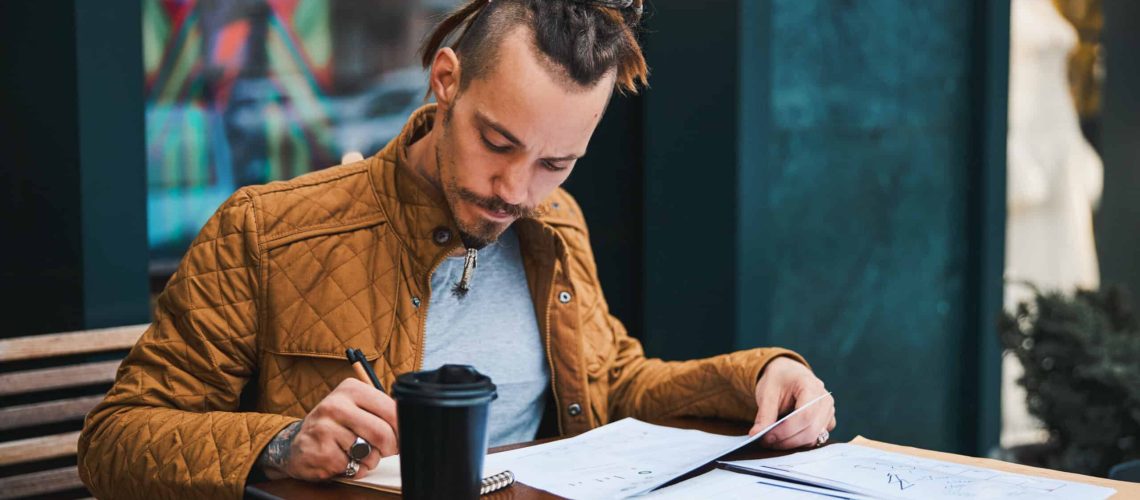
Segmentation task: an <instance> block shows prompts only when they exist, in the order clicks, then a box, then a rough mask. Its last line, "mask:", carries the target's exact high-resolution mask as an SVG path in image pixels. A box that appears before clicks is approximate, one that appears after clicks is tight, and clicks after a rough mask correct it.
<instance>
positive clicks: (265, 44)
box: [143, 0, 457, 267]
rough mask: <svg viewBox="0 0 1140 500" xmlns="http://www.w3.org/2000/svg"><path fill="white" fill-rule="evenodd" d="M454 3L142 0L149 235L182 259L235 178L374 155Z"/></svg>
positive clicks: (412, 102)
mask: <svg viewBox="0 0 1140 500" xmlns="http://www.w3.org/2000/svg"><path fill="white" fill-rule="evenodd" d="M456 3H457V0H369V1H362V0H240V1H239V0H225V1H223V0H200V1H194V0H144V1H143V37H144V59H145V68H146V138H147V183H148V203H147V209H148V234H149V242H150V247H151V254H152V260H153V261H155V262H156V263H159V264H158V265H159V266H160V267H162V266H163V263H165V264H166V266H167V267H169V265H170V263H172V262H174V263H176V262H177V260H178V258H179V257H180V256H181V254H182V252H183V251H184V250H185V248H186V246H187V245H188V244H189V242H190V240H191V239H193V237H194V235H196V234H197V232H198V230H199V229H200V228H201V226H202V224H203V223H205V221H206V219H207V218H209V216H210V215H211V214H212V213H213V211H214V210H215V209H216V208H217V207H218V205H220V204H221V203H222V202H223V201H225V199H226V198H227V197H229V195H230V194H232V193H233V192H234V191H235V190H237V189H238V188H239V187H241V186H244V185H248V184H259V183H265V182H269V181H273V180H280V179H288V178H292V177H295V176H297V175H300V174H304V173H306V172H310V171H313V170H317V169H321V168H325V167H328V166H331V165H335V164H337V163H339V162H340V158H341V157H342V156H343V155H344V154H346V153H349V152H360V153H362V154H363V155H364V156H369V155H371V154H373V153H374V152H376V151H377V150H379V149H380V148H381V147H382V146H383V145H384V144H385V143H387V141H388V140H389V139H391V138H392V137H393V136H395V135H396V133H398V132H399V129H400V127H401V126H402V125H403V123H404V120H405V118H406V117H407V116H408V114H409V113H411V112H412V111H413V110H414V109H416V108H417V107H418V106H420V105H422V104H423V95H424V91H425V89H426V76H425V73H424V72H423V70H421V69H420V67H419V64H418V61H417V49H418V48H419V43H420V41H421V40H422V39H423V37H424V35H425V34H426V30H428V29H430V27H431V26H432V25H433V23H434V22H435V21H436V20H438V19H439V18H440V16H442V15H445V14H446V12H447V11H449V10H450V9H451V8H453V7H454V6H455V4H456Z"/></svg>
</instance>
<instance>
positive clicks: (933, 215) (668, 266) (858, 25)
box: [645, 0, 1008, 453]
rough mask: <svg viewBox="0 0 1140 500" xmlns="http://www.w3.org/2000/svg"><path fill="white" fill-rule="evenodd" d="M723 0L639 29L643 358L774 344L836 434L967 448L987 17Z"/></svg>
mask: <svg viewBox="0 0 1140 500" xmlns="http://www.w3.org/2000/svg"><path fill="white" fill-rule="evenodd" d="M732 3H734V5H725V2H712V3H711V4H709V6H708V8H707V10H706V9H704V8H702V9H693V8H692V4H691V3H689V2H680V1H675V2H669V1H666V2H658V3H656V4H655V7H656V10H655V11H654V12H653V13H652V16H651V18H650V19H651V21H652V24H651V25H650V30H649V33H650V35H649V42H648V44H647V47H648V49H649V61H650V63H651V65H652V66H653V69H654V80H653V88H652V89H651V90H650V91H649V93H648V94H647V95H646V98H645V106H646V115H645V116H646V124H645V133H646V142H645V148H646V160H645V161H646V163H645V176H646V190H645V203H646V239H645V245H646V247H645V251H646V274H647V277H646V290H645V294H646V295H645V296H646V302H645V314H646V320H645V322H646V325H647V328H646V332H645V341H646V347H647V350H648V352H649V353H650V354H653V355H662V356H665V357H668V358H691V357H696V356H704V355H708V354H712V353H718V352H725V351H728V350H733V349H742V348H750V347H756V346H767V345H779V346H786V347H790V348H793V349H795V350H797V351H799V352H801V353H802V354H804V355H805V356H806V357H807V359H808V360H809V362H811V364H812V366H813V368H814V369H815V370H816V372H817V373H818V374H819V375H820V376H821V378H823V379H824V380H825V382H826V383H827V384H828V386H829V387H831V388H832V389H833V390H834V391H835V394H836V399H837V401H838V408H839V417H840V427H839V429H838V431H837V432H836V433H835V435H836V437H837V438H840V439H846V438H849V437H852V436H853V435H855V434H863V435H866V436H870V437H874V438H878V439H884V440H888V441H892V442H898V443H904V444H911V445H917V446H923V447H928V448H935V449H942V450H949V451H960V452H971V453H976V452H978V450H980V449H984V447H985V446H984V443H987V442H989V441H988V440H989V438H988V437H987V438H985V439H983V438H982V437H981V427H982V425H981V424H980V423H981V422H983V421H990V420H993V419H994V418H996V416H997V415H996V408H995V407H994V406H992V405H987V404H986V403H985V402H984V401H983V398H984V397H989V395H983V394H982V392H983V390H982V389H983V384H991V385H992V384H996V380H990V379H989V378H987V377H988V376H989V375H983V374H982V372H983V371H985V370H986V369H989V368H993V367H992V366H990V365H991V364H993V361H996V357H994V359H993V360H991V359H989V358H988V357H987V358H985V359H983V357H985V356H989V354H992V353H988V352H983V349H982V344H983V342H982V340H983V339H990V340H992V339H991V338H990V337H992V336H993V334H994V332H993V329H992V323H986V322H985V321H983V320H982V319H981V315H982V314H983V311H988V310H990V309H992V306H993V305H995V304H1000V286H999V287H998V288H997V293H996V294H995V293H990V292H992V290H989V289H988V288H985V290H983V287H990V286H991V285H992V284H993V283H995V282H997V283H1000V281H998V280H1000V273H1001V269H1000V267H996V268H994V267H985V263H988V262H993V261H995V260H996V261H997V262H1000V260H1001V252H1002V250H1001V245H1000V241H998V243H999V244H997V245H991V244H986V243H985V241H988V240H985V238H990V237H992V235H993V233H994V231H992V229H993V228H994V227H997V228H998V231H997V234H998V237H999V239H1000V234H1001V230H1000V228H1001V227H1002V224H1003V223H1002V220H1004V219H995V221H994V222H993V223H992V224H991V223H987V224H982V222H983V221H984V220H985V219H984V217H999V218H1000V217H1003V215H1002V214H1000V213H999V214H997V215H996V216H995V215H994V214H993V213H991V212H988V211H987V209H984V208H981V203H982V201H986V202H987V203H994V202H995V201H994V200H991V199H990V198H995V199H996V203H997V204H1001V203H1004V201H1003V200H1004V195H1003V194H1002V193H1001V192H998V191H994V190H993V189H991V188H992V187H993V186H990V184H992V182H993V177H994V176H997V177H1004V165H1003V164H1002V163H1001V161H997V162H994V161H992V158H991V156H993V155H992V154H990V153H992V152H993V151H997V150H999V149H1003V148H1004V136H1003V135H1002V134H1004V128H1002V129H1001V130H1000V131H998V130H997V129H996V128H995V127H989V126H988V124H989V123H990V122H988V121H987V120H990V119H991V118H993V116H999V117H1003V116H1004V112H1005V111H1004V90H1003V89H1004V87H1005V80H1004V79H993V78H991V76H994V75H991V74H990V73H991V71H990V69H989V66H988V64H990V63H991V61H992V58H991V57H989V56H988V54H987V51H988V50H992V47H991V45H990V40H989V39H987V38H984V35H985V34H986V33H987V30H989V29H991V28H990V25H991V24H993V25H1000V24H1002V23H1004V24H1005V25H1008V14H1007V13H1006V14H1004V17H1003V14H1002V13H1001V12H996V13H995V12H992V9H990V8H989V7H986V6H985V5H984V3H982V2H960V1H956V0H939V1H927V2H897V1H860V2H842V1H825V0H772V1H748V0H740V1H738V2H732ZM702 7H705V6H704V5H702ZM998 10H1000V9H998ZM1006 12H1007V11H1006ZM733 14H735V15H736V17H735V18H732V17H728V16H732V15H733ZM995 16H996V17H995ZM726 32H734V33H735V37H726V36H724V35H723V34H722V33H726ZM994 43H995V44H996V45H993V47H997V49H994V50H999V51H1007V50H1008V45H1007V44H1005V42H1003V41H1002V40H996V41H995V42H994ZM733 44H735V46H733ZM991 84H992V85H991ZM993 93H999V94H1000V98H998V99H990V94H993ZM733 101H735V105H734V104H733ZM995 104H1001V106H995ZM726 107H728V108H730V109H726ZM987 107H992V108H993V113H994V114H992V115H991V114H990V113H989V111H988V109H987ZM986 134H989V135H986ZM990 135H992V136H993V137H990ZM987 141H988V142H987ZM987 169H989V170H987ZM991 170H992V171H991ZM983 174H986V175H983ZM991 174H992V175H991ZM986 206H989V205H986ZM995 224H996V226H995ZM726 251H727V253H726ZM987 273H988V274H987ZM983 274H986V275H985V276H983ZM983 291H986V293H981V292H983ZM983 302H985V304H983ZM991 303H992V304H991ZM725 317H728V318H731V319H730V320H729V324H728V325H727V326H726V324H725V321H724V319H723V318H725ZM726 342H727V345H726ZM986 387H988V386H986ZM990 395H992V394H990ZM983 411H984V412H988V413H986V415H985V416H980V413H981V412H983Z"/></svg>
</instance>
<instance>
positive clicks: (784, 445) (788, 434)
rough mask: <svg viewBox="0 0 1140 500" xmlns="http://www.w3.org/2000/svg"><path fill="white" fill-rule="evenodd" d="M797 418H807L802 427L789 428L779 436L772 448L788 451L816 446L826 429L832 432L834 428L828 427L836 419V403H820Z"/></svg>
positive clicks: (829, 401)
mask: <svg viewBox="0 0 1140 500" xmlns="http://www.w3.org/2000/svg"><path fill="white" fill-rule="evenodd" d="M809 401H810V400H809ZM796 416H797V417H798V416H804V417H805V418H804V419H803V420H804V424H803V425H802V427H800V426H798V425H797V426H795V427H791V428H788V429H787V430H786V431H785V432H783V433H780V434H777V435H776V436H775V437H774V438H773V440H772V442H771V443H769V445H770V446H771V447H773V448H776V449H781V450H787V449H793V448H800V447H804V446H814V445H816V444H817V440H818V439H819V435H820V434H821V433H822V432H823V431H824V430H825V429H826V430H830V429H833V428H834V426H833V425H832V426H831V427H830V428H829V427H828V426H829V424H830V423H831V422H832V421H834V419H835V403H834V401H832V400H830V398H828V400H823V401H820V402H818V403H816V404H815V405H814V406H812V407H811V408H808V409H806V410H804V411H803V413H802V414H800V415H796ZM794 419H795V417H792V418H791V419H788V421H789V422H791V420H794ZM787 423H788V422H786V423H784V424H781V425H780V426H779V427H776V429H773V430H772V433H775V431H776V430H777V429H781V428H783V427H784V426H785V425H787ZM797 429H798V430H797ZM766 437H767V436H766Z"/></svg>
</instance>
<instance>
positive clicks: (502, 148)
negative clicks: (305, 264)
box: [479, 135, 511, 153]
mask: <svg viewBox="0 0 1140 500" xmlns="http://www.w3.org/2000/svg"><path fill="white" fill-rule="evenodd" d="M479 138H481V139H483V145H484V146H487V149H490V150H491V151H494V152H496V153H506V152H507V151H510V150H511V147H510V146H509V145H508V146H497V145H495V144H494V143H492V142H491V141H488V140H487V137H486V136H482V135H480V136H479Z"/></svg>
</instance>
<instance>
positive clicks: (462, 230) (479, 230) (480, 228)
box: [435, 110, 538, 250]
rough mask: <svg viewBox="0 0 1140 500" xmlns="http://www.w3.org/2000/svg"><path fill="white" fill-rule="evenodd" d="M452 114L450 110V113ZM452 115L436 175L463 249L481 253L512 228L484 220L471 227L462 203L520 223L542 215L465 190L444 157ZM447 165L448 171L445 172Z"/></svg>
mask: <svg viewBox="0 0 1140 500" xmlns="http://www.w3.org/2000/svg"><path fill="white" fill-rule="evenodd" d="M449 111H450V110H449ZM447 115H450V113H447V114H446V115H445V116H444V117H443V123H442V125H443V136H442V137H441V139H442V141H440V142H439V143H436V147H435V160H436V162H435V163H436V174H437V176H438V177H439V183H440V187H441V189H442V191H443V196H444V198H445V199H446V200H447V206H448V208H449V209H451V214H452V217H453V218H454V220H455V226H456V227H457V228H459V238H460V240H461V241H463V246H464V247H466V248H470V249H475V250H479V249H481V248H483V247H485V246H487V245H490V244H491V243H494V242H495V240H497V239H499V236H500V235H502V234H503V231H506V230H507V227H508V226H510V224H509V223H506V224H500V223H497V222H494V221H490V220H487V219H484V218H482V217H480V218H479V219H478V221H476V222H475V223H474V224H467V223H465V222H464V221H462V220H459V216H458V213H459V212H458V211H457V210H456V207H457V206H458V205H459V203H460V202H466V203H468V204H471V205H475V206H478V207H482V208H484V209H487V210H489V211H491V212H503V213H506V214H507V215H509V216H511V217H513V218H515V219H516V220H517V219H522V218H525V217H535V216H537V215H538V211H537V210H535V209H534V208H529V207H525V206H522V205H513V204H510V203H507V202H505V201H503V199H502V198H500V197H498V196H492V197H490V198H486V197H483V196H480V195H478V194H475V193H474V192H472V191H471V190H469V189H467V188H465V187H462V186H460V185H459V183H458V182H457V181H456V180H455V171H456V169H457V168H458V167H457V165H456V164H455V160H454V159H453V158H452V157H450V156H448V155H445V154H444V151H445V148H443V147H442V144H441V143H442V142H447V141H448V140H449V139H450V137H449V136H450V135H451V134H450V133H449V132H450V121H451V120H450V119H449V118H450V116H447ZM445 164H446V166H447V168H446V169H445V168H444V165H445Z"/></svg>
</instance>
